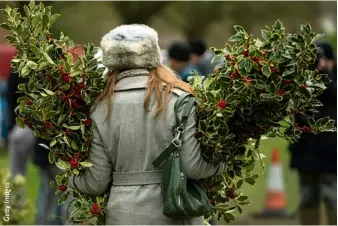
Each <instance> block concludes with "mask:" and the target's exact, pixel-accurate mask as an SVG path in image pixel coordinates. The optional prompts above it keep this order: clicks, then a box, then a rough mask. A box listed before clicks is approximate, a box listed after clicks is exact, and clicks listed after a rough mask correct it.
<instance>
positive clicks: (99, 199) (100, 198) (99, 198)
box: [96, 196, 104, 203]
mask: <svg viewBox="0 0 338 226" xmlns="http://www.w3.org/2000/svg"><path fill="white" fill-rule="evenodd" d="M103 201H104V197H102V196H98V197H96V202H98V203H102V202H103Z"/></svg>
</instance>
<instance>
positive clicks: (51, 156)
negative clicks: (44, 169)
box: [48, 146, 55, 164]
mask: <svg viewBox="0 0 338 226" xmlns="http://www.w3.org/2000/svg"><path fill="white" fill-rule="evenodd" d="M50 147H52V146H50ZM48 160H49V163H51V164H52V163H54V161H55V151H53V150H50V151H49V153H48Z"/></svg>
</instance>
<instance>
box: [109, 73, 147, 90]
mask: <svg viewBox="0 0 338 226" xmlns="http://www.w3.org/2000/svg"><path fill="white" fill-rule="evenodd" d="M148 75H149V71H147V70H145V69H133V70H127V71H123V72H121V73H119V74H118V75H117V77H116V85H115V91H125V90H132V89H145V88H146V87H147V83H148Z"/></svg>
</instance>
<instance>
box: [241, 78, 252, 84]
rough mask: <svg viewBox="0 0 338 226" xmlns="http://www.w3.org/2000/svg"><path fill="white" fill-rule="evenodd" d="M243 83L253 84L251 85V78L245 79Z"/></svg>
mask: <svg viewBox="0 0 338 226" xmlns="http://www.w3.org/2000/svg"><path fill="white" fill-rule="evenodd" d="M243 82H244V83H245V84H251V83H252V78H249V77H247V78H243Z"/></svg>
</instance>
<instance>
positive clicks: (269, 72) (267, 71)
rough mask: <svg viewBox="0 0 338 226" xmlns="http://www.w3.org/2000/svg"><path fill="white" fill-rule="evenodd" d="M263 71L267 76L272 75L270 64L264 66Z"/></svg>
mask: <svg viewBox="0 0 338 226" xmlns="http://www.w3.org/2000/svg"><path fill="white" fill-rule="evenodd" d="M262 73H263V75H265V76H266V77H270V75H271V69H270V67H269V66H263V68H262Z"/></svg>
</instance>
